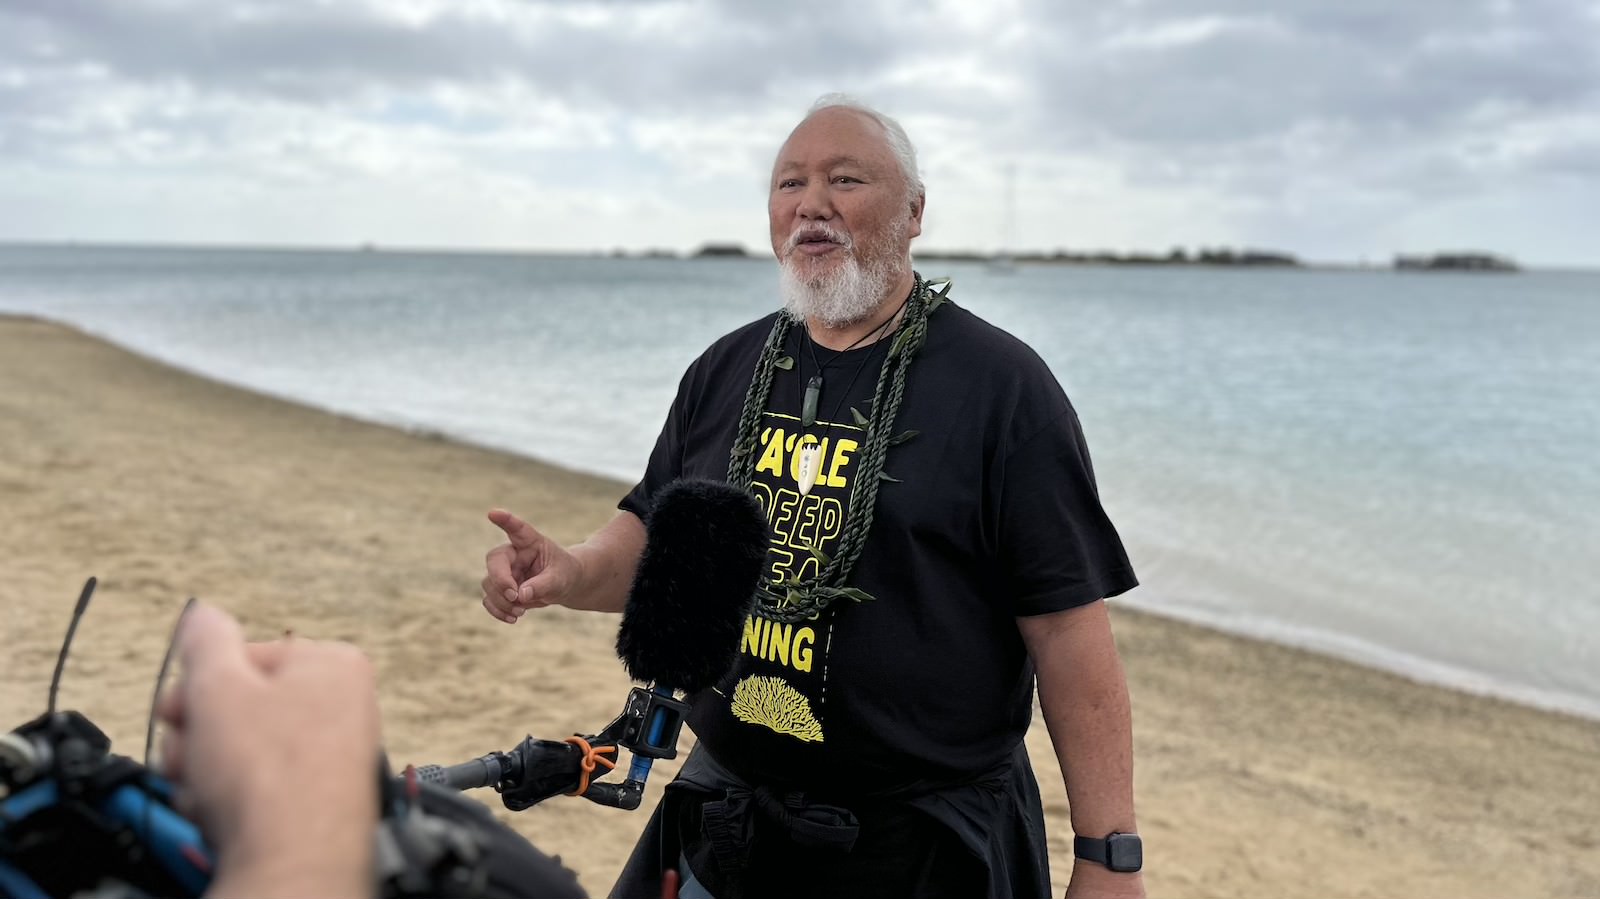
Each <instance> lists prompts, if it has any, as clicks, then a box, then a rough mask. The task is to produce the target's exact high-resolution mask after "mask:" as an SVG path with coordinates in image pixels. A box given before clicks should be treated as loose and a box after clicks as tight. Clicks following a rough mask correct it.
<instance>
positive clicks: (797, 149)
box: [767, 108, 922, 300]
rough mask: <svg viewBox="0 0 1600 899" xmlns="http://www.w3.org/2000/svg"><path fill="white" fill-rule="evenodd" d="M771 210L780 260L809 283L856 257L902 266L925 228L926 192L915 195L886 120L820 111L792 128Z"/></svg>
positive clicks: (876, 267) (777, 169)
mask: <svg viewBox="0 0 1600 899" xmlns="http://www.w3.org/2000/svg"><path fill="white" fill-rule="evenodd" d="M913 204H915V207H914V208H913ZM767 215H768V218H769V220H770V223H771V229H772V251H773V253H774V254H775V255H776V256H777V257H778V261H779V263H781V264H782V265H783V266H784V267H785V269H786V270H788V272H790V273H791V274H793V275H794V276H795V277H796V278H797V279H798V280H799V281H801V282H802V283H809V284H812V285H818V284H821V283H822V282H824V281H826V280H828V279H829V278H830V277H832V276H836V275H837V273H838V272H839V271H840V269H841V268H843V267H844V266H847V265H849V264H851V263H852V262H853V263H854V264H855V265H856V266H859V267H860V268H861V269H863V270H865V271H882V270H885V269H895V268H898V267H899V266H900V265H903V264H904V260H905V259H906V257H907V254H908V253H909V251H910V246H911V238H913V237H916V236H917V235H918V234H920V233H922V202H921V198H920V197H917V198H913V197H911V196H910V193H909V189H908V186H907V182H906V179H905V175H904V174H903V173H902V172H901V171H900V166H899V163H898V162H897V161H896V160H895V157H894V153H893V151H891V150H890V149H889V142H888V140H887V139H886V137H885V136H884V133H883V129H882V127H880V126H879V125H878V123H877V122H875V121H873V120H872V119H871V118H869V117H868V116H866V115H864V114H862V113H860V112H856V111H854V110H850V109H840V108H835V109H824V110H821V111H819V112H818V113H816V114H815V115H813V116H812V117H811V118H809V119H807V120H806V121H804V122H802V123H801V124H800V126H799V127H798V128H796V129H795V130H794V133H793V134H791V135H789V139H788V141H786V142H785V143H784V145H783V149H782V150H780V151H779V152H778V159H777V162H776V163H775V164H774V166H773V170H772V192H771V194H770V196H769V199H768V201H767ZM872 299H873V300H877V299H879V298H877V297H873V298H872Z"/></svg>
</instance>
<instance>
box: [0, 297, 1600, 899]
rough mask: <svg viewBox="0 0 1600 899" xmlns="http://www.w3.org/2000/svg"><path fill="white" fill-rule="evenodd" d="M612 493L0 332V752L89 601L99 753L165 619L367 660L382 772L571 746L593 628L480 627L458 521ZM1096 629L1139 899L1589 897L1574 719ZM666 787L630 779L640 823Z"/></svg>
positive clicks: (1058, 861)
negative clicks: (1129, 756) (1108, 637)
mask: <svg viewBox="0 0 1600 899" xmlns="http://www.w3.org/2000/svg"><path fill="white" fill-rule="evenodd" d="M526 451H527V452H528V453H529V454H530V455H534V456H536V455H538V451H539V448H538V447H536V446H530V447H527V448H526ZM624 490H625V486H624V485H622V484H618V483H615V482H611V481H607V480H604V479H600V478H595V477H590V476H587V475H581V474H574V473H572V472H569V471H565V470H562V469H558V468H555V467H552V466H549V465H545V464H541V463H539V462H536V461H531V460H529V459H525V458H519V457H514V456H510V455H505V454H500V453H495V452H490V451H486V450H481V449H476V448H473V447H469V446H463V445H460V444H456V443H453V442H450V441H447V440H443V439H439V438H437V437H434V436H430V435H421V434H408V433H404V432H401V431H397V430H393V429H388V428H383V427H379V426H375V425H369V424H364V423H360V422H356V421H352V420H349V419H345V418H341V417H337V416H333V415H329V414H324V413H321V412H317V411H314V410H310V409H306V408H302V407H299V406H295V405H292V404H289V403H285V402H281V401H278V400H274V399H271V398H267V397H263V396H259V395H256V394H252V393H248V392H244V391H240V390H237V389H234V388H230V387H226V386H223V385H219V384H216V383H213V382H210V381H206V380H203V379H200V378H196V377H193V376H190V375H187V374H185V373H183V372H180V371H177V370H174V369H171V368H168V367H166V366H163V365H160V364H158V363H155V362H151V361H149V360H146V359H143V358H141V357H138V356H135V355H132V354H129V353H127V352H124V351H122V350H120V349H117V348H115V347H113V346H110V345H107V344H105V343H103V342H100V341H98V340H95V339H91V338H88V337H85V336H83V335H81V334H78V333H76V332H73V331H71V330H69V329H66V328H63V327H60V326H58V325H54V324H49V323H45V322H40V321H35V320H29V319H16V318H4V317H0V608H3V609H4V617H3V620H4V634H5V637H6V641H5V642H6V645H7V647H8V650H9V651H8V653H7V658H8V663H7V664H6V665H4V666H3V667H0V726H5V727H10V726H13V725H15V724H20V723H21V722H23V721H24V720H27V719H28V718H31V717H33V716H34V715H36V714H38V713H39V712H41V711H42V710H43V708H44V704H45V698H46V688H47V685H48V683H49V679H50V673H51V670H52V667H53V665H54V663H55V655H56V650H57V647H58V645H59V642H60V639H61V636H62V634H63V633H64V630H65V628H66V625H67V621H68V617H69V613H70V611H71V603H72V600H73V599H74V598H75V597H76V596H77V593H78V590H79V588H80V587H81V585H82V583H83V581H84V579H85V578H86V577H87V576H89V575H96V576H98V577H99V578H100V579H101V586H100V590H99V592H98V594H97V599H96V604H95V606H94V607H93V608H92V610H91V613H90V615H89V616H88V618H87V619H86V620H85V622H84V623H83V625H82V627H81V628H80V630H79V634H78V638H77V643H76V645H75V648H74V650H73V654H72V657H71V660H70V661H69V663H68V665H67V669H66V675H65V679H64V682H63V686H62V691H61V704H62V705H63V706H64V707H68V708H77V709H80V710H82V711H84V712H85V713H87V714H89V715H90V716H91V717H92V718H93V719H94V720H95V721H97V723H99V724H100V725H101V726H102V727H103V728H104V729H105V730H106V731H107V733H108V734H109V735H110V736H111V738H112V740H113V744H114V746H115V747H116V749H117V750H118V751H120V752H122V753H124V754H128V755H133V756H136V757H137V756H139V755H140V754H141V753H142V751H143V742H144V733H145V723H146V718H147V715H148V710H149V704H150V698H151V690H152V687H153V682H154V678H155V675H156V669H157V667H158V665H159V662H160V659H161V655H162V652H163V650H164V648H165V644H166V640H167V637H168V634H169V631H170V629H171V627H172V625H173V623H174V620H175V618H176V616H177V614H178V611H179V609H180V607H181V606H182V603H183V601H184V600H185V599H186V598H187V597H189V596H198V597H200V598H202V599H205V600H207V601H209V602H212V603H215V604H217V605H220V606H223V607H225V608H227V609H229V610H231V611H232V612H234V613H235V614H237V615H238V616H239V617H240V618H241V619H242V620H243V621H244V622H245V623H246V626H247V627H248V628H249V629H250V631H251V632H252V633H253V634H255V635H258V636H260V637H271V636H276V635H278V634H281V633H282V632H283V631H284V630H286V629H288V630H293V631H294V632H295V633H296V634H301V635H305V636H311V637H321V638H339V639H346V640H350V641H352V642H354V643H356V644H358V645H360V646H361V647H362V648H363V649H365V650H366V651H367V652H368V653H370V654H371V655H372V657H373V658H374V659H375V660H376V662H377V665H378V668H379V672H380V683H381V685H382V687H381V688H382V704H383V716H384V732H385V739H386V744H387V747H388V750H389V753H390V756H391V758H392V759H394V760H395V761H396V762H397V763H401V764H403V763H405V762H417V763H423V762H456V761H462V760H465V759H467V758H470V757H473V756H476V755H480V754H482V753H484V752H486V751H488V750H491V749H501V748H507V747H509V746H511V745H513V744H514V743H516V742H517V741H518V740H520V739H521V738H522V736H523V735H524V734H533V735H535V736H540V737H546V738H553V739H559V738H562V737H564V736H566V735H568V734H571V733H574V732H592V731H594V730H597V729H599V728H600V727H602V726H604V724H605V723H606V722H608V721H609V720H610V719H611V718H612V717H613V716H615V715H616V713H617V711H618V710H619V709H620V706H621V703H622V700H623V698H624V697H625V696H626V694H627V691H628V687H629V682H628V680H627V678H626V676H625V675H624V674H623V672H622V669H621V666H620V664H619V663H618V662H617V660H616V657H615V655H614V653H613V650H612V641H613V638H614V635H615V629H616V624H617V622H616V619H614V618H610V617H606V616H599V615H584V614H578V613H570V612H566V611H564V610H544V611H543V612H540V613H537V614H533V615H530V616H528V617H527V618H525V619H523V621H522V622H521V623H519V624H518V625H516V626H514V627H507V626H505V625H502V624H499V623H497V622H495V621H493V620H491V619H490V618H489V617H488V616H487V615H486V614H485V613H484V612H483V610H482V609H481V608H480V607H479V605H478V586H477V585H478V581H479V579H480V577H481V576H482V557H483V553H484V552H485V551H486V550H487V549H488V548H489V547H490V546H492V545H494V544H495V543H497V542H498V532H497V531H496V530H495V529H494V528H493V527H492V526H491V525H490V524H489V523H488V521H487V520H485V518H484V512H485V511H486V510H487V509H489V508H491V507H493V506H497V505H499V506H505V507H507V508H510V509H513V510H516V511H518V512H519V513H521V514H523V515H525V516H526V517H528V518H530V519H531V520H533V521H535V522H536V523H537V524H539V525H540V526H541V527H542V528H543V529H545V530H546V531H547V532H548V533H550V534H551V535H552V536H554V537H556V538H558V539H562V540H568V541H572V540H578V539H581V538H582V537H584V536H585V535H586V534H588V533H589V532H590V531H592V530H593V529H594V528H596V527H598V526H599V525H600V524H601V523H602V522H604V521H605V520H606V519H607V518H609V517H610V515H611V514H612V513H613V509H614V504H615V502H616V500H617V498H618V497H620V496H621V494H622V492H623V491H624ZM1134 561H1135V564H1137V563H1138V561H1139V560H1138V559H1137V558H1135V560H1134ZM1147 579H1148V575H1147ZM1507 613H1508V614H1512V613H1511V612H1510V611H1509V610H1508V612H1507ZM1113 614H1114V617H1115V623H1116V627H1117V634H1118V640H1119V644H1120V646H1121V648H1122V651H1123V654H1124V659H1125V661H1126V663H1127V666H1128V671H1129V678H1130V683H1131V685H1132V691H1133V700H1134V713H1135V727H1136V745H1137V753H1136V766H1137V787H1138V801H1139V816H1140V824H1141V828H1140V829H1141V831H1142V832H1143V833H1144V837H1145V845H1146V859H1147V865H1148V868H1147V884H1148V886H1149V889H1150V893H1151V895H1152V896H1166V897H1190V896H1193V897H1209V896H1216V897H1257V896H1259V897H1296V896H1307V897H1343V896H1352V897H1353V896H1372V897H1427V896H1439V897H1511V896H1516V897H1523V896H1526V897H1536V896H1537V897H1548V896H1562V897H1583V896H1600V722H1596V721H1588V720H1581V719H1577V718H1573V717H1567V716H1562V715H1558V714H1552V713H1548V712H1542V711H1537V710H1533V709H1528V708H1524V707H1520V706H1516V705H1512V704H1509V703H1504V702H1500V701H1497V700H1492V699H1486V698H1482V697H1476V696H1469V695H1466V694H1461V693H1456V692H1452V691H1448V690H1444V689H1439V688H1436V687H1430V686H1424V685H1419V684H1416V683H1413V682H1410V681H1407V680H1404V679H1401V678H1398V677H1395V676H1392V675H1388V674H1384V673H1380V672H1376V671H1372V670H1368V669H1363V668H1359V667H1356V666H1353V665H1349V664H1345V663H1342V662H1338V661H1334V660H1331V659H1327V658H1324V657H1320V656H1316V655H1312V654H1308V653H1305V652H1300V651H1297V650H1292V649H1287V648H1283V647H1279V646H1275V645H1271V644H1266V643H1261V642H1256V641H1250V640H1245V639H1240V638H1236V637H1232V636H1227V635H1224V634H1220V633H1217V632H1213V631H1209V630H1205V629H1201V628H1197V627H1194V626H1191V625H1187V624H1181V623H1176V622H1173V621H1170V620H1166V619H1162V618H1158V617H1152V616H1149V615H1142V614H1137V613H1132V612H1129V611H1127V610H1124V609H1115V608H1114V612H1113ZM687 739H688V738H687V735H686V743H687ZM1029 748H1030V750H1031V751H1032V753H1033V757H1034V760H1035V767H1036V768H1037V769H1038V771H1039V772H1040V779H1041V786H1042V787H1043V789H1044V792H1045V797H1046V803H1047V808H1046V811H1047V814H1048V816H1049V820H1050V825H1051V828H1052V836H1051V847H1052V867H1053V869H1054V871H1055V874H1056V878H1057V895H1059V894H1060V892H1061V890H1062V889H1064V887H1065V884H1066V873H1067V871H1068V870H1069V869H1070V865H1071V858H1070V856H1071V852H1070V842H1071V841H1070V836H1071V835H1070V830H1069V827H1068V826H1067V820H1068V819H1067V806H1066V798H1065V791H1064V789H1063V788H1062V786H1061V784H1060V781H1059V777H1058V775H1057V773H1056V768H1055V766H1054V763H1053V761H1052V760H1051V754H1050V748H1049V741H1048V738H1047V736H1046V735H1045V733H1044V729H1043V727H1042V725H1041V726H1036V727H1035V728H1034V731H1033V732H1032V733H1031V734H1030V736H1029ZM675 767H676V765H675V763H669V764H667V765H665V766H662V769H661V770H659V771H658V773H657V774H656V775H655V776H654V777H653V778H652V782H653V789H652V791H651V794H650V796H648V797H647V800H646V801H647V803H653V802H654V798H655V796H657V795H659V791H660V789H661V786H662V785H663V784H664V783H665V782H666V781H667V780H668V779H669V776H668V775H670V774H671V773H673V771H674V770H675ZM481 798H483V799H484V800H485V801H486V802H488V803H490V804H491V805H492V806H493V807H494V808H496V809H497V811H498V813H499V814H500V815H501V817H502V818H503V819H504V820H506V821H508V822H510V823H511V824H512V826H514V827H516V828H517V830H518V831H520V832H521V833H522V834H524V835H525V836H527V837H528V838H529V839H530V840H532V841H533V842H534V843H535V844H537V845H538V846H539V847H540V848H542V849H544V850H546V851H548V852H551V853H554V854H558V855H560V856H561V857H562V859H563V860H564V861H565V862H566V863H567V864H568V865H569V866H571V867H572V868H574V869H575V870H576V871H577V872H578V874H579V877H580V879H581V880H582V882H583V884H584V885H585V887H586V888H587V889H588V890H589V891H590V893H591V894H593V895H597V896H600V895H604V894H605V891H606V890H607V888H608V887H609V886H610V884H611V880H612V878H613V876H614V875H615V873H616V872H617V870H618V869H619V868H620V866H621V863H622V860H623V859H624V858H625V856H626V854H627V853H628V851H629V849H630V848H631V845H632V842H633V839H634V837H635V836H636V834H637V833H638V831H639V829H640V828H641V827H642V826H643V824H644V815H643V813H631V814H630V813H623V812H618V811H616V810H612V809H604V808H600V807H598V806H595V805H592V804H590V803H588V802H584V801H581V800H573V799H566V798H558V799H554V800H551V801H549V802H546V803H544V804H543V805H541V806H538V807H536V808H535V809H532V810H530V811H528V812H523V813H521V814H518V815H512V814H510V813H507V812H505V811H504V810H501V809H500V808H499V803H498V800H497V798H496V797H495V796H494V795H493V794H492V793H490V794H487V795H485V796H483V797H481Z"/></svg>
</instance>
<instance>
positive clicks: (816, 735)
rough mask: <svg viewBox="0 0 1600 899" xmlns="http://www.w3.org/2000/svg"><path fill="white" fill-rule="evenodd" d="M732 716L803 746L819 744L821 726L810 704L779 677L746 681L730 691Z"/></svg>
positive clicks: (750, 678) (751, 678) (756, 678)
mask: <svg viewBox="0 0 1600 899" xmlns="http://www.w3.org/2000/svg"><path fill="white" fill-rule="evenodd" d="M733 716H734V717H735V718H738V719H739V720H740V721H743V722H745V723H746V724H759V725H761V726H763V727H766V728H768V729H770V730H773V731H776V732H778V733H780V734H788V735H789V736H791V737H797V738H799V739H801V740H804V741H806V742H807V743H821V742H822V724H821V723H820V722H818V721H817V716H815V715H813V714H811V703H809V702H807V701H806V698H805V697H804V696H802V695H800V691H799V690H796V689H795V688H794V687H791V686H789V684H788V683H786V682H785V681H784V680H783V678H779V677H747V678H745V679H744V680H742V681H740V682H739V685H738V686H737V687H734V688H733Z"/></svg>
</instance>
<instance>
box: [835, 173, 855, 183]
mask: <svg viewBox="0 0 1600 899" xmlns="http://www.w3.org/2000/svg"><path fill="white" fill-rule="evenodd" d="M833 183H834V184H860V183H861V179H860V178H856V177H853V176H851V175H836V176H834V179H833Z"/></svg>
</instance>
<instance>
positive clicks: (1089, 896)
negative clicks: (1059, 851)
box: [1066, 858, 1145, 899]
mask: <svg viewBox="0 0 1600 899" xmlns="http://www.w3.org/2000/svg"><path fill="white" fill-rule="evenodd" d="M1144 895H1145V892H1144V875H1143V874H1142V873H1141V872H1139V871H1129V872H1119V871H1113V870H1111V869H1110V868H1107V867H1106V866H1105V865H1099V864H1095V863H1094V862H1091V861H1087V860H1085V859H1081V858H1075V859H1073V860H1072V879H1071V880H1070V881H1069V882H1068V883H1067V893H1066V897H1067V899H1143V897H1144Z"/></svg>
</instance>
